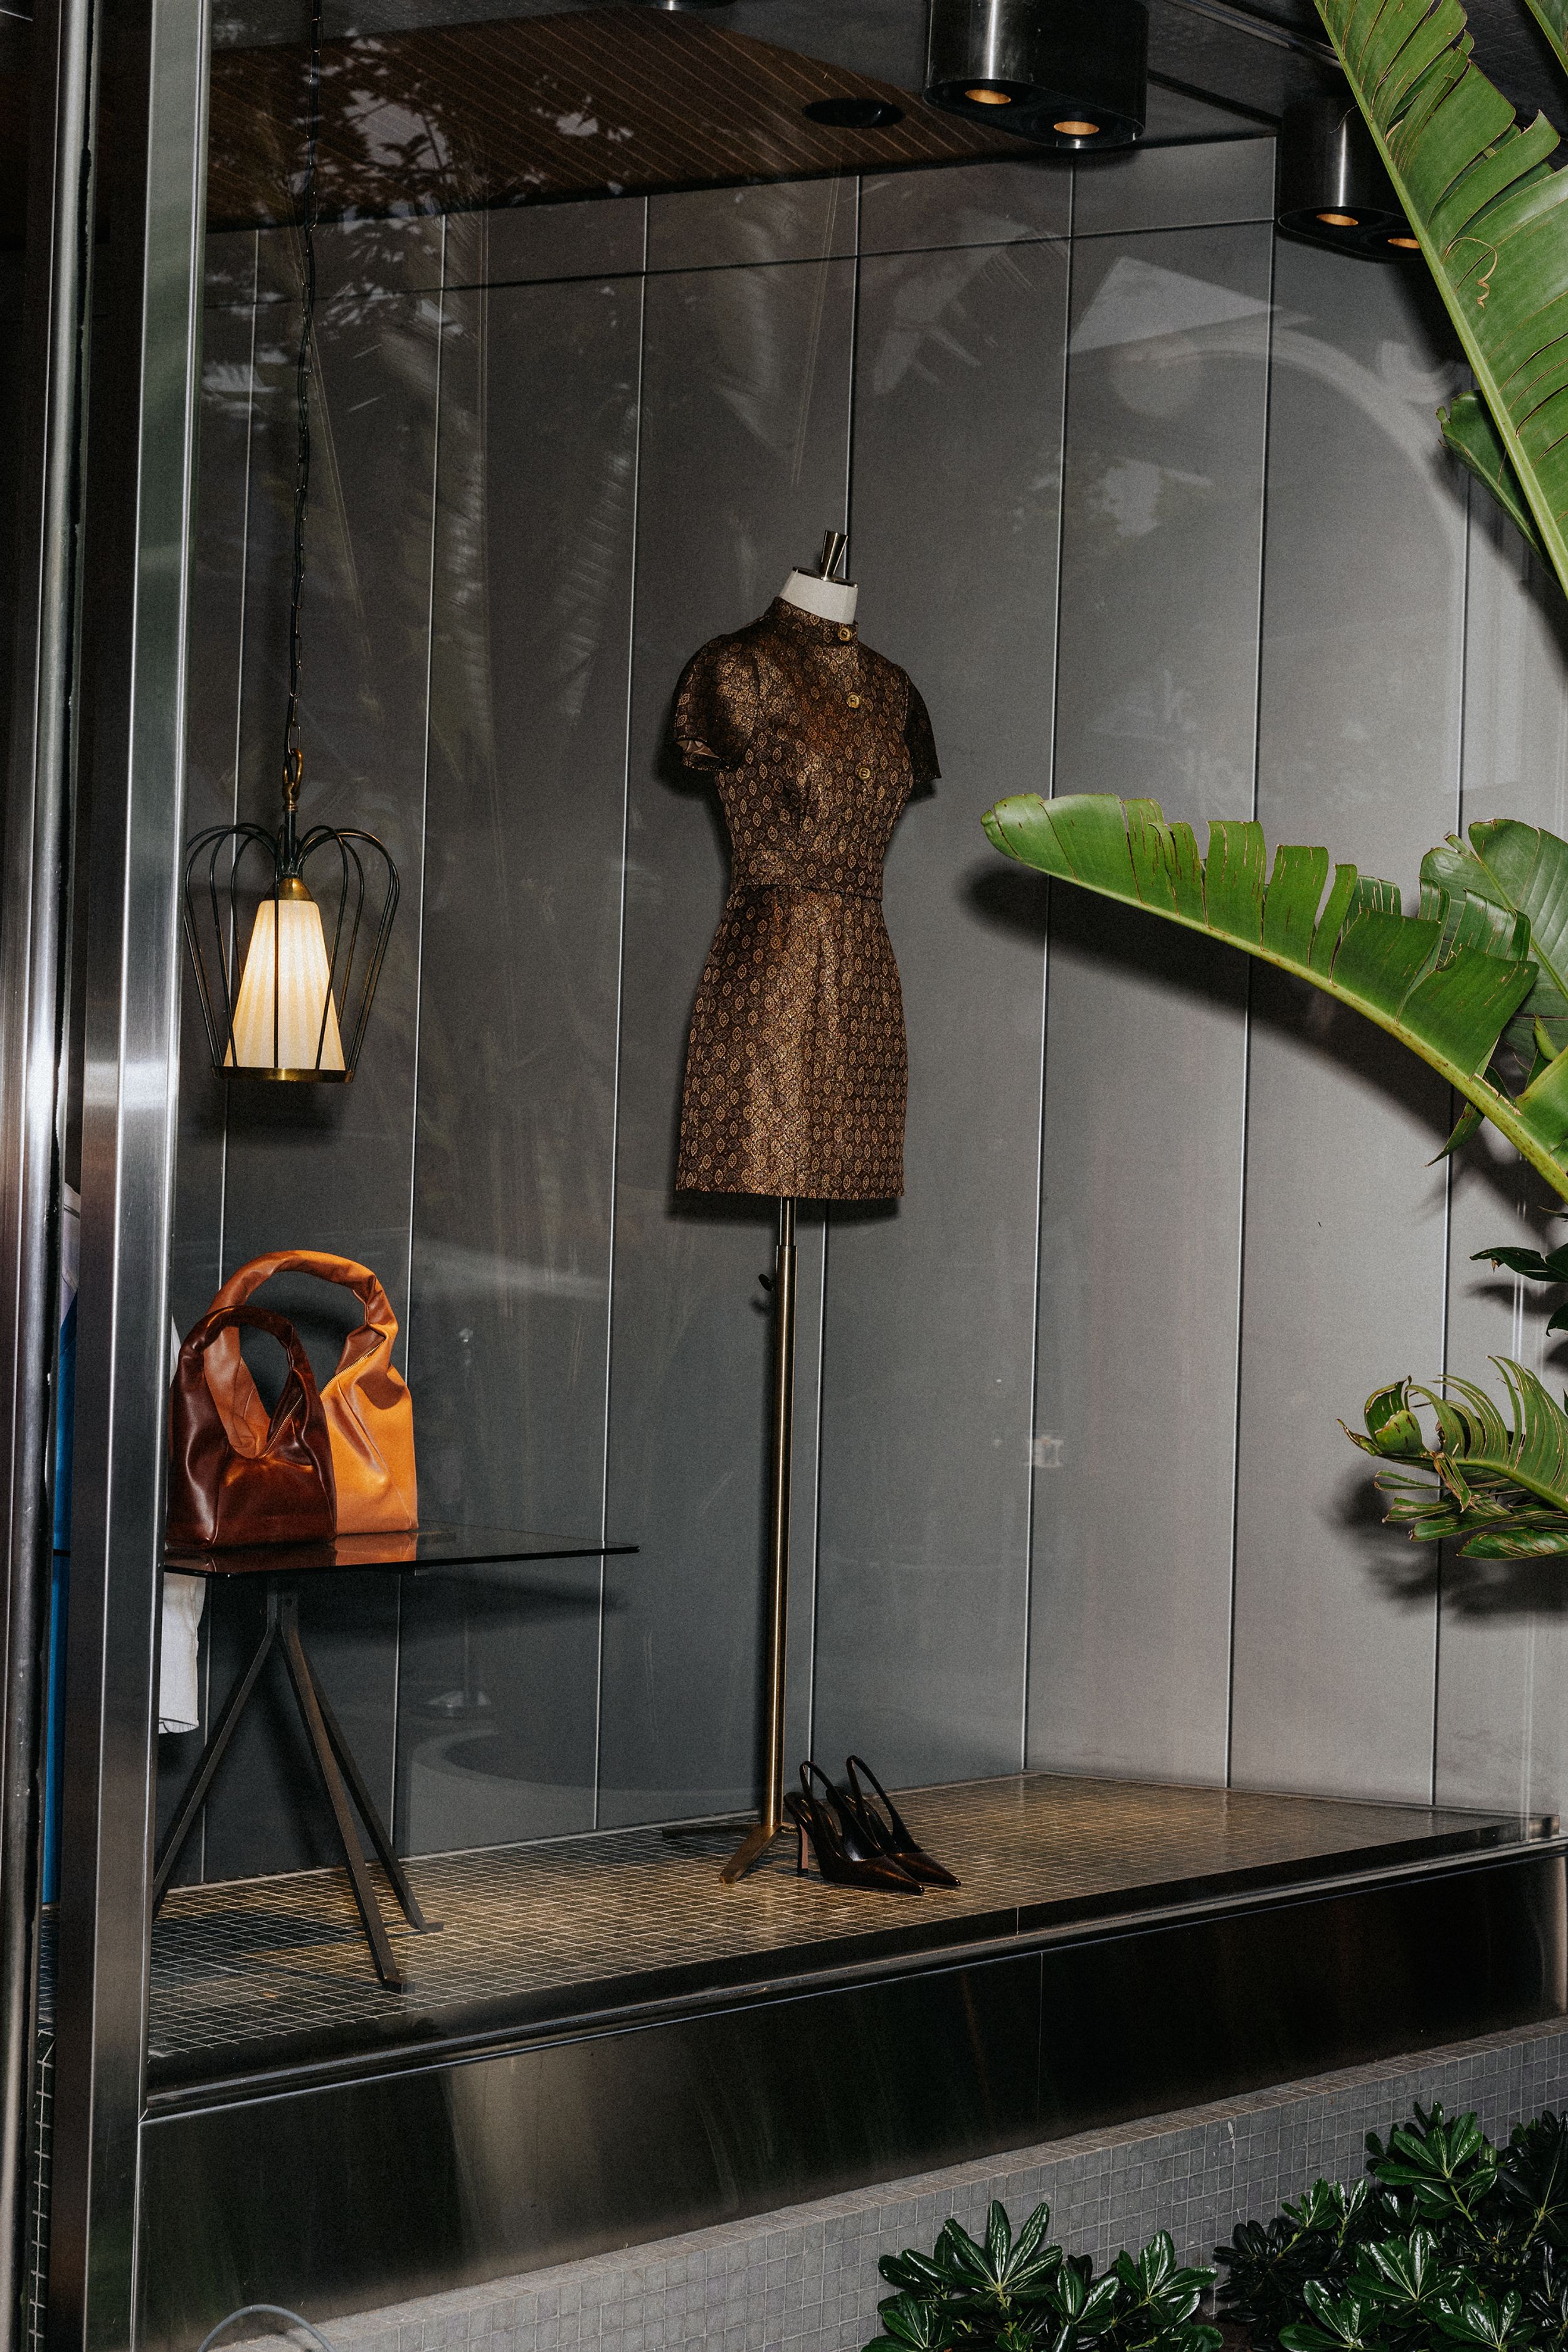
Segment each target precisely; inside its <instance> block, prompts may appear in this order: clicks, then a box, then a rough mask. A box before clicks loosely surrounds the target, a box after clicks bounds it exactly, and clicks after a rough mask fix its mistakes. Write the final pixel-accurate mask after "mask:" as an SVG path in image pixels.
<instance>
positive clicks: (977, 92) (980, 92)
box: [964, 88, 1012, 106]
mask: <svg viewBox="0 0 1568 2352" xmlns="http://www.w3.org/2000/svg"><path fill="white" fill-rule="evenodd" d="M964 95H965V97H966V98H972V99H973V100H974V101H975V104H976V105H977V106H1010V105H1011V104H1012V100H1011V98H1010V96H1009V93H1008V92H1007V91H1006V90H1005V89H978V88H977V89H967V90H966V91H965V92H964Z"/></svg>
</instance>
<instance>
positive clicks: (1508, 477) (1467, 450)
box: [1437, 392, 1552, 563]
mask: <svg viewBox="0 0 1568 2352" xmlns="http://www.w3.org/2000/svg"><path fill="white" fill-rule="evenodd" d="M1437 423H1438V425H1440V426H1441V428H1442V434H1443V439H1444V441H1445V442H1446V443H1447V445H1448V448H1449V450H1450V451H1451V453H1452V454H1453V456H1454V457H1457V458H1458V461H1459V463H1460V465H1461V466H1463V467H1464V468H1465V470H1466V472H1467V473H1470V474H1473V475H1474V476H1475V478H1476V479H1477V481H1478V482H1484V483H1485V485H1486V487H1487V488H1488V489H1489V490H1490V492H1491V494H1492V496H1493V498H1494V499H1496V500H1497V502H1498V504H1499V506H1500V507H1501V509H1502V510H1503V512H1504V514H1506V515H1507V517H1508V519H1509V520H1510V521H1511V522H1512V523H1515V524H1517V526H1518V528H1519V529H1520V530H1521V531H1522V532H1523V533H1524V536H1525V538H1526V539H1527V540H1528V541H1529V542H1530V546H1531V551H1532V552H1533V553H1534V554H1536V555H1538V556H1539V557H1540V558H1541V561H1542V563H1549V562H1551V560H1552V559H1551V557H1550V556H1549V555H1548V554H1547V552H1546V549H1545V547H1544V545H1543V544H1542V537H1541V533H1540V532H1539V531H1538V530H1536V528H1535V518H1534V516H1533V515H1532V514H1531V511H1530V509H1529V507H1528V506H1527V505H1526V503H1525V497H1524V492H1523V490H1522V489H1521V488H1520V482H1519V476H1518V475H1517V474H1516V473H1515V472H1514V470H1513V467H1511V465H1510V464H1509V462H1508V452H1507V450H1506V449H1505V448H1504V447H1503V446H1502V443H1501V442H1500V440H1499V438H1498V430H1497V426H1496V425H1494V424H1493V423H1492V421H1491V416H1490V413H1489V411H1488V409H1487V406H1486V404H1485V402H1484V401H1482V400H1481V399H1480V398H1479V396H1478V395H1477V394H1475V393H1473V392H1461V393H1460V394H1459V396H1458V399H1457V400H1455V401H1452V402H1451V403H1450V404H1449V405H1448V407H1447V408H1439V409H1438V411H1437Z"/></svg>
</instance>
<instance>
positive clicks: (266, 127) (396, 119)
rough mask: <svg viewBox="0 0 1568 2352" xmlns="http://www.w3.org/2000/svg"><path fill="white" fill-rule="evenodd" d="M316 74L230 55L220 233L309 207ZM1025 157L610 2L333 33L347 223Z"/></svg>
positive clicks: (707, 26) (868, 92) (707, 31)
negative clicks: (857, 109) (471, 21)
mask: <svg viewBox="0 0 1568 2352" xmlns="http://www.w3.org/2000/svg"><path fill="white" fill-rule="evenodd" d="M306 69H307V60H306V58H304V56H303V55H302V54H301V53H300V52H299V51H298V49H293V48H267V49H225V50H220V51H219V52H218V54H217V55H216V56H215V57H214V61H213V88H212V125H211V133H210V145H209V167H208V180H207V205H208V219H209V223H210V226H213V227H214V228H237V227H249V226H256V225H257V224H265V223H274V222H278V221H282V220H287V219H288V218H289V217H290V216H291V215H292V213H293V210H294V206H295V204H296V202H297V196H298V184H299V180H298V175H299V171H300V166H301V163H302V160H303V145H304V109H305V95H306ZM821 98H877V99H885V100H892V102H893V103H894V104H895V105H897V106H900V107H902V108H903V109H904V121H902V122H899V123H896V124H894V126H893V127H892V128H890V129H888V130H885V131H840V130H830V129H828V128H826V127H825V126H823V125H821V124H820V123H815V122H811V121H808V120H807V118H806V116H805V114H804V113H803V112H802V109H803V108H804V107H805V106H806V105H807V104H808V103H809V102H810V100H813V99H821ZM1018 152H1019V142H1018V141H1017V140H1014V139H1009V137H1008V136H1007V134H1006V133H1005V132H1001V131H988V130H983V129H978V128H976V127H975V126H973V125H971V124H969V123H967V122H965V121H960V120H959V119H958V118H957V117H956V116H954V115H950V114H943V113H940V112H938V111H937V110H936V109H934V108H932V107H928V106H925V105H923V104H922V103H921V102H920V100H917V99H915V98H912V97H911V96H910V95H909V93H908V92H907V91H904V90H896V89H889V88H887V87H886V86H885V85H884V84H883V83H882V82H877V81H871V80H868V79H865V78H864V77H862V76H858V75H854V74H850V73H846V72H844V71H842V70H841V68H836V67H833V66H827V65H821V64H818V63H817V62H816V61H815V60H814V59H812V58H803V57H798V56H796V55H795V54H794V53H793V52H792V51H790V50H788V49H779V48H775V47H772V46H771V45H770V44H768V42H765V41H758V40H754V39H752V38H751V37H749V36H748V35H746V34H741V33H730V32H727V31H726V30H725V29H724V27H723V26H721V25H716V24H714V23H711V22H709V21H707V20H706V19H704V18H698V17H694V16H685V15H676V14H666V13H664V11H661V10H658V9H654V8H650V7H643V6H634V7H626V8H604V9H596V10H592V11H589V12H585V13H583V14H580V15H566V16H536V17H532V18H526V19H521V20H506V19H502V20H498V21H491V22H486V23H483V24H475V25H455V26H440V27H432V28H429V29H426V30H423V31H420V32H414V33H400V34H387V35H381V36H377V37H366V38H361V39H356V40H350V41H332V42H329V44H328V45H327V49H326V54H325V59H324V69H323V76H322V113H321V143H320V160H319V173H318V204H319V210H320V212H321V214H322V215H324V216H326V217H329V218H331V217H341V216H343V215H378V214H389V213H407V212H422V213H437V212H452V211H458V210H466V209H470V208H474V207H478V206H489V205H515V204H527V203H530V202H540V201H545V200H548V199H550V198H560V197H573V196H576V197H584V196H603V195H622V194H644V193H647V192H649V191H651V190H653V189H658V188H689V187H703V186H716V185H717V186H722V185H727V184H737V183H746V182H751V181H759V180H782V179H805V178H809V177H811V176H812V175H815V174H821V173H831V172H841V171H880V170H886V169H888V168H890V167H896V166H898V165H901V164H914V163H952V162H958V161H961V160H963V159H965V158H967V157H976V156H981V155H1003V154H1009V155H1016V154H1017V153H1018Z"/></svg>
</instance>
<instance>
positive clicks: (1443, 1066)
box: [985, 793, 1568, 1199]
mask: <svg viewBox="0 0 1568 2352" xmlns="http://www.w3.org/2000/svg"><path fill="white" fill-rule="evenodd" d="M985 826H986V831H987V833H988V835H989V837H990V839H991V841H992V842H993V844H994V845H995V846H996V847H997V848H998V849H999V850H1002V851H1003V852H1004V853H1005V854H1006V855H1007V856H1009V857H1016V858H1018V859H1019V860H1020V861H1021V862H1022V863H1023V864H1024V865H1026V866H1037V867H1038V868H1039V869H1040V872H1041V873H1044V874H1049V875H1051V876H1054V877H1056V878H1057V879H1058V880H1059V881H1063V882H1072V883H1076V884H1078V885H1079V886H1080V887H1082V888H1084V889H1088V890H1093V891H1096V892H1098V893H1099V894H1100V895H1101V896H1102V897H1103V898H1116V899H1119V900H1121V902H1122V903H1123V904H1124V905H1125V906H1130V907H1140V908H1145V910H1146V911H1147V912H1149V913H1151V914H1155V915H1160V916H1162V917H1164V918H1165V919H1166V920H1167V921H1170V922H1176V923H1180V924H1182V925H1183V926H1185V928H1186V929H1189V930H1196V931H1203V932H1206V933H1207V935H1208V936H1209V937H1210V938H1212V939H1218V940H1225V941H1226V942H1228V944H1229V945H1230V946H1232V947H1238V948H1241V949H1243V950H1245V951H1246V953H1247V954H1249V955H1253V956H1258V957H1260V959H1261V960H1262V961H1264V962H1266V963H1271V964H1274V965H1276V966H1278V968H1279V969H1280V970H1281V971H1288V972H1292V973H1294V974H1295V975H1296V977H1297V978H1298V979H1301V980H1305V981H1309V982H1311V983H1312V986H1313V987H1315V988H1320V989H1322V991H1323V992H1325V994H1327V995H1329V996H1333V997H1334V998H1336V999H1337V1000H1338V1001H1339V1003H1342V1004H1348V1005H1350V1006H1351V1007H1352V1008H1353V1009H1354V1011H1355V1012H1357V1013H1363V1014H1364V1015H1365V1017H1366V1019H1367V1020H1369V1021H1373V1022H1375V1023H1376V1024H1377V1026H1378V1027H1379V1028H1380V1029H1385V1030H1386V1031H1387V1032H1388V1034H1390V1036H1393V1037H1397V1038H1398V1039H1399V1040H1400V1042H1401V1043H1402V1044H1403V1045H1408V1046H1409V1047H1410V1049H1411V1050H1412V1052H1414V1053H1416V1054H1419V1055H1420V1056H1421V1058H1422V1060H1423V1061H1425V1062H1427V1063H1428V1064H1430V1066H1431V1067H1432V1068H1433V1069H1435V1070H1437V1071H1438V1072H1439V1073H1440V1074H1441V1075H1442V1076H1444V1077H1445V1078H1447V1080H1448V1084H1449V1085H1450V1086H1451V1087H1455V1088H1456V1089H1457V1090H1458V1093H1460V1094H1461V1095H1463V1097H1465V1099H1466V1101H1467V1102H1468V1103H1469V1104H1470V1105H1471V1106H1472V1107H1473V1108H1474V1109H1475V1110H1476V1111H1477V1112H1478V1113H1479V1115H1480V1116H1481V1117H1483V1118H1488V1119H1490V1121H1491V1122H1492V1124H1493V1125H1494V1126H1495V1127H1496V1128H1497V1129H1499V1130H1500V1133H1502V1134H1503V1135H1505V1136H1506V1137H1507V1138H1508V1139H1509V1141H1510V1142H1511V1144H1513V1145H1514V1147H1515V1148H1516V1150H1519V1151H1521V1153H1522V1154H1523V1155H1524V1157H1525V1158H1526V1159H1527V1160H1529V1161H1530V1162H1531V1166H1532V1167H1534V1168H1537V1169H1539V1171H1541V1173H1542V1175H1543V1176H1544V1177H1545V1178H1546V1180H1547V1181H1548V1182H1549V1183H1550V1184H1551V1185H1552V1187H1553V1189H1554V1190H1555V1191H1556V1192H1559V1193H1561V1194H1562V1195H1563V1197H1564V1198H1565V1199H1568V1083H1562V1084H1554V1085H1552V1086H1550V1087H1549V1086H1547V1085H1546V1084H1545V1083H1544V1081H1542V1082H1540V1083H1537V1084H1535V1085H1532V1086H1531V1087H1526V1089H1525V1091H1524V1093H1523V1094H1522V1095H1521V1096H1519V1097H1511V1096H1510V1095H1508V1094H1505V1093H1504V1092H1503V1091H1502V1090H1501V1088H1500V1087H1498V1086H1495V1085H1493V1084H1492V1083H1491V1081H1490V1078H1489V1077H1488V1076H1486V1072H1487V1071H1488V1068H1489V1066H1490V1063H1491V1061H1492V1057H1493V1055H1494V1054H1495V1053H1496V1051H1497V1047H1498V1045H1499V1041H1500V1038H1501V1037H1502V1035H1503V1033H1504V1031H1505V1030H1506V1029H1507V1027H1508V1024H1509V1023H1510V1021H1511V1019H1512V1017H1513V1015H1514V1014H1515V1013H1517V1012H1518V1010H1519V1008H1520V1007H1521V1005H1522V1004H1523V1003H1524V1002H1525V1000H1526V998H1527V997H1528V996H1529V995H1530V993H1531V990H1532V989H1533V988H1534V987H1535V985H1536V982H1537V968H1536V966H1535V964H1534V963H1533V962H1532V961H1531V948H1530V940H1531V929H1530V920H1529V918H1528V916H1527V915H1526V914H1525V913H1524V912H1523V911H1522V910H1514V911H1511V910H1510V909H1508V908H1505V907H1500V906H1498V905H1497V904H1495V903H1494V902H1493V901H1491V900H1490V899H1488V898H1486V896H1485V895H1484V892H1483V891H1482V890H1481V889H1480V888H1479V887H1477V889H1476V890H1475V891H1474V893H1471V892H1469V891H1468V890H1458V891H1454V892H1450V891H1448V889H1446V888H1444V887H1442V886H1441V885H1437V884H1433V885H1431V886H1428V887H1427V888H1424V890H1423V894H1422V898H1423V905H1422V911H1421V913H1420V914H1419V915H1406V914H1405V913H1404V912H1403V911H1402V909H1401V905H1400V898H1399V892H1398V891H1397V889H1396V887H1395V886H1394V885H1393V883H1391V882H1383V881H1378V880H1376V879H1375V878H1374V877H1370V876H1367V875H1363V874H1361V873H1358V871H1357V870H1356V868H1355V867H1354V866H1335V867H1334V868H1333V877H1332V879H1331V877H1330V871H1329V855H1328V852H1327V850H1326V849H1311V848H1303V847H1297V846H1283V847H1281V848H1280V849H1278V850H1277V851H1276V852H1275V856H1274V865H1273V870H1272V873H1271V875H1270V876H1269V877H1268V878H1267V879H1265V861H1266V850H1265V846H1264V840H1263V831H1262V827H1261V826H1260V825H1257V824H1243V823H1238V822H1230V821H1227V822H1221V823H1217V824H1212V825H1210V827H1209V835H1208V856H1207V860H1206V859H1204V858H1202V857H1200V856H1198V851H1197V840H1196V837H1195V836H1194V834H1193V830H1192V827H1191V826H1190V825H1187V824H1166V819H1165V815H1164V813H1163V812H1162V810H1161V808H1160V806H1159V803H1157V802H1155V801H1141V800H1140V801H1126V802H1123V801H1119V800H1116V799H1114V798H1113V797H1112V796H1111V795H1110V794H1108V793H1082V794H1074V795H1069V796H1064V797H1063V798H1061V799H1060V800H1053V801H1044V800H1041V799H1040V795H1039V794H1038V793H1022V794H1019V796H1018V797H1017V798H1015V799H1011V800H1005V801H998V803H997V805H996V807H995V808H993V809H991V810H990V811H988V814H987V816H986V818H985ZM1489 870H1490V869H1489ZM1556 1066H1557V1065H1556V1064H1555V1063H1552V1065H1551V1066H1550V1068H1549V1070H1548V1073H1547V1076H1550V1075H1551V1071H1552V1070H1555V1069H1556Z"/></svg>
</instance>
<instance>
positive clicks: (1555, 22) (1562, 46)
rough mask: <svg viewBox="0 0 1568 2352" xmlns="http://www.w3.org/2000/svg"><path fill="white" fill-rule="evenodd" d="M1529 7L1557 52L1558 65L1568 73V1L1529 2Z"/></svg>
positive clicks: (1545, 0) (1534, 0)
mask: <svg viewBox="0 0 1568 2352" xmlns="http://www.w3.org/2000/svg"><path fill="white" fill-rule="evenodd" d="M1528 5H1529V8H1530V13H1531V16H1533V17H1534V19H1535V21H1536V23H1537V24H1538V25H1539V26H1540V27H1541V29H1542V32H1543V33H1544V34H1545V36H1546V37H1547V39H1548V40H1549V41H1550V42H1551V44H1552V48H1553V49H1554V50H1555V51H1556V55H1557V62H1558V64H1559V65H1560V66H1561V67H1562V68H1563V71H1564V72H1565V73H1568V0H1528Z"/></svg>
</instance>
